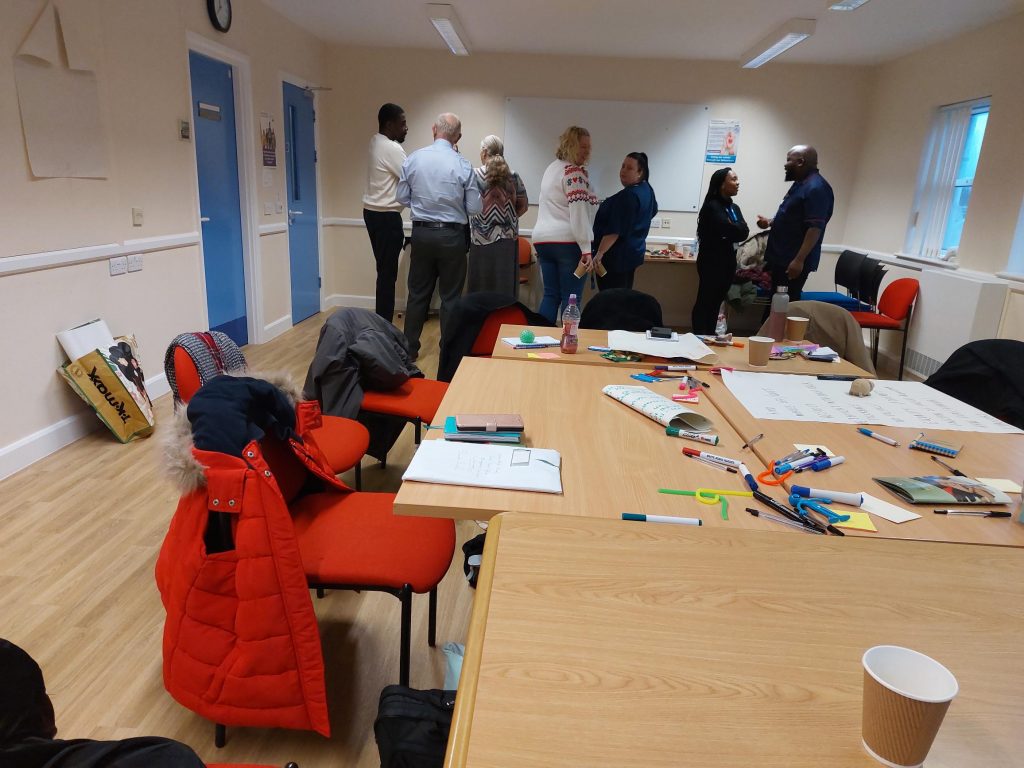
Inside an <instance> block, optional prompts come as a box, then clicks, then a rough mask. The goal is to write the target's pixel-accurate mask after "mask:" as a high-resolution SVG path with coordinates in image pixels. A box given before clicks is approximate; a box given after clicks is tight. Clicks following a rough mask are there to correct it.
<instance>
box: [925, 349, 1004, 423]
mask: <svg viewBox="0 0 1024 768" xmlns="http://www.w3.org/2000/svg"><path fill="white" fill-rule="evenodd" d="M925 384H927V385H928V386H929V387H932V388H934V389H937V390H939V391H940V392H945V393H946V394H947V395H950V396H951V397H955V398H956V399H957V400H960V401H961V402H964V403H967V404H968V405H973V406H974V407H975V408H977V409H978V410H980V411H984V412H985V413H987V414H989V415H991V416H995V417H996V418H997V419H1001V420H1002V421H1005V422H1006V423H1007V424H1012V425H1013V426H1015V427H1019V428H1021V429H1024V341H1012V340H1010V339H985V340H983V341H972V342H970V343H969V344H964V346H962V347H960V349H958V350H957V351H956V352H954V353H953V354H952V355H950V356H949V359H948V360H947V361H946V362H945V363H943V364H942V367H941V368H939V370H937V371H936V372H935V373H933V374H932V375H931V376H929V377H928V379H927V380H926V381H925Z"/></svg>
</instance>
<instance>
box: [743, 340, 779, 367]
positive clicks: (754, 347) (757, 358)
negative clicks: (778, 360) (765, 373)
mask: <svg viewBox="0 0 1024 768" xmlns="http://www.w3.org/2000/svg"><path fill="white" fill-rule="evenodd" d="M774 343H775V339H769V338H768V337H767V336H751V337H750V338H749V339H747V360H748V361H749V362H750V364H751V365H756V366H758V367H760V366H764V365H768V358H769V356H771V354H772V345H773V344H774Z"/></svg>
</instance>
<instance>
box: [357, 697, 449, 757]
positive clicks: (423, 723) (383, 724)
mask: <svg viewBox="0 0 1024 768" xmlns="http://www.w3.org/2000/svg"><path fill="white" fill-rule="evenodd" d="M454 709H455V691H441V690H437V689H434V690H430V691H417V690H416V689H414V688H407V687H406V686H404V685H389V686H387V687H386V688H384V690H383V691H381V692H380V704H379V706H378V707H377V719H376V720H375V721H374V723H373V733H374V736H375V737H376V738H377V751H378V752H380V765H381V768H441V767H442V766H443V765H444V751H445V747H447V745H448V732H449V731H450V730H451V727H452V711H453V710H454Z"/></svg>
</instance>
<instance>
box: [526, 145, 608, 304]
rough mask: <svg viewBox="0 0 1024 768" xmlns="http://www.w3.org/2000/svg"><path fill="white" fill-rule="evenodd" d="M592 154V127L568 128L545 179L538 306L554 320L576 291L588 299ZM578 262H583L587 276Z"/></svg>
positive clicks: (537, 242)
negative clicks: (585, 290) (541, 284)
mask: <svg viewBox="0 0 1024 768" xmlns="http://www.w3.org/2000/svg"><path fill="white" fill-rule="evenodd" d="M589 159H590V131H588V130H587V129H586V128H581V127H580V126H578V125H572V126H569V127H568V128H566V129H565V132H564V133H562V135H561V137H559V140H558V149H557V150H556V151H555V161H554V162H553V163H551V165H549V166H548V167H547V170H545V171H544V177H543V179H541V182H540V202H539V204H538V208H537V223H536V225H535V226H534V228H533V246H534V248H535V249H536V251H537V261H538V263H539V264H540V270H541V274H542V275H543V277H544V298H543V299H542V300H541V303H540V309H538V310H537V311H538V312H539V313H540V314H541V315H544V317H546V318H547V319H548V320H550V321H551V322H552V323H557V322H558V320H559V311H560V309H561V308H563V307H565V306H566V305H567V304H568V303H569V296H570V294H576V297H577V299H578V300H579V303H580V304H582V303H583V285H584V282H583V281H584V279H585V277H586V272H588V271H589V270H590V268H591V264H592V259H591V257H590V246H591V240H593V220H594V211H595V209H596V207H597V197H596V196H595V195H594V191H593V190H592V189H591V188H590V176H589V175H588V174H587V169H586V164H587V160H589ZM577 267H582V276H580V277H577V272H580V270H579V269H577Z"/></svg>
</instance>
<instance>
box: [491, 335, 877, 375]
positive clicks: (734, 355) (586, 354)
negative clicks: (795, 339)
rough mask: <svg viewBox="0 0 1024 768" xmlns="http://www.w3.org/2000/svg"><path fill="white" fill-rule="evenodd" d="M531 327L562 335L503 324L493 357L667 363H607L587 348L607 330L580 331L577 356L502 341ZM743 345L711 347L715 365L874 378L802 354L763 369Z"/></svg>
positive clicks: (640, 366) (602, 340) (603, 341)
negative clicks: (546, 355)
mask: <svg viewBox="0 0 1024 768" xmlns="http://www.w3.org/2000/svg"><path fill="white" fill-rule="evenodd" d="M526 328H529V330H531V331H533V332H534V334H535V335H537V336H554V337H555V338H556V339H557V338H559V337H560V336H561V331H560V330H559V329H558V328H544V327H542V326H527V325H502V326H501V331H500V332H499V333H498V339H497V340H496V341H495V342H494V351H493V352H492V353H491V354H492V356H493V357H496V358H499V359H502V360H525V361H527V362H531V363H551V362H559V363H574V364H577V365H604V366H615V367H619V368H632V369H635V370H644V371H649V370H651V368H652V367H653V366H654V365H657V364H661V363H665V362H667V361H666V360H665V359H664V358H661V357H653V356H648V357H645V358H644V361H643V362H640V363H613V362H612V361H611V360H606V359H605V358H603V357H601V354H602V353H601V352H591V351H590V350H589V349H587V347H591V346H598V347H603V346H607V344H608V331H595V330H590V329H586V328H581V329H580V333H579V351H578V352H576V354H574V355H563V354H560V353H558V347H550V348H548V349H516V348H515V347H510V346H509V345H508V344H506V343H505V342H503V341H502V338H509V337H512V336H515V337H518V336H519V333H520V331H522V330H524V329H526ZM736 340H737V341H738V342H740V343H742V344H743V345H744V346H743V347H717V346H711V349H712V351H714V352H715V353H716V354H717V355H718V362H717V363H714V365H722V366H726V367H729V368H734V369H736V370H737V371H765V372H767V373H804V374H823V373H832V374H840V375H855V376H865V377H867V378H874V376H872V375H871V374H870V373H868V372H867V371H865V370H864V369H863V368H859V367H858V366H856V365H854V364H853V363H851V362H848V361H846V360H840V361H839V362H837V363H817V362H814V361H813V360H807V359H805V358H803V357H800V356H799V355H798V356H796V357H792V358H790V359H788V360H769V361H768V365H767V366H765V367H764V368H758V367H755V366H752V365H750V363H749V362H747V353H748V351H747V348H746V343H747V340H746V339H744V338H738V339H736ZM531 352H533V353H540V352H555V353H558V354H559V356H558V357H557V358H552V359H545V358H534V357H530V356H529V353H531ZM710 367H711V366H710V365H701V366H700V368H703V369H707V368H710Z"/></svg>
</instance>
